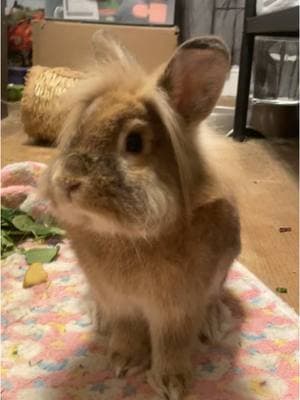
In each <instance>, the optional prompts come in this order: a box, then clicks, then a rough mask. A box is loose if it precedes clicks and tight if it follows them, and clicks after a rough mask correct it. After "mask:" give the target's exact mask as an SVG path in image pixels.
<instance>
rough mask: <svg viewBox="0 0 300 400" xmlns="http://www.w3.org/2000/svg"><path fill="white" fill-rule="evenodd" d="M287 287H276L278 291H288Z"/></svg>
mask: <svg viewBox="0 0 300 400" xmlns="http://www.w3.org/2000/svg"><path fill="white" fill-rule="evenodd" d="M287 291H288V290H287V288H285V287H277V288H276V292H278V293H287Z"/></svg>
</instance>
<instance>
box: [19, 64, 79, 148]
mask: <svg viewBox="0 0 300 400" xmlns="http://www.w3.org/2000/svg"><path fill="white" fill-rule="evenodd" d="M83 77H84V74H83V73H81V72H78V71H73V70H71V69H69V68H48V67H41V66H35V67H32V68H31V69H30V71H29V73H28V74H27V76H26V85H25V89H24V92H23V98H22V101H21V118H22V122H23V124H24V130H25V132H26V133H27V135H28V136H29V137H31V138H33V139H34V140H35V141H39V142H40V141H42V142H48V143H53V142H55V140H56V138H57V136H58V134H59V132H60V129H61V126H62V122H63V118H64V115H63V113H62V112H60V111H59V109H60V107H59V101H60V97H61V95H62V94H63V93H64V92H65V91H66V90H67V89H69V88H72V87H74V86H75V85H76V83H77V82H78V81H79V80H81V79H82V78H83Z"/></svg>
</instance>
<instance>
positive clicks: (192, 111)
mask: <svg viewBox="0 0 300 400" xmlns="http://www.w3.org/2000/svg"><path fill="white" fill-rule="evenodd" d="M229 68H230V56H229V52H228V49H227V47H226V46H225V44H224V42H223V41H222V40H220V39H219V38H217V37H209V36H208V37H198V38H195V39H191V40H188V41H187V42H185V43H183V44H182V45H181V46H180V47H179V48H178V49H177V51H176V52H175V54H174V56H173V57H172V58H171V60H170V61H169V63H168V65H167V67H166V69H165V70H164V72H163V73H162V75H161V76H160V78H159V80H158V86H159V87H160V88H162V89H163V90H164V91H165V92H166V93H167V94H168V96H169V100H170V103H171V105H172V107H173V108H174V109H175V111H176V112H177V113H178V114H180V115H181V116H182V117H183V119H184V120H185V121H186V122H187V123H188V124H197V123H199V122H200V121H202V120H203V119H205V118H206V117H207V116H208V115H209V114H210V112H211V111H212V109H213V107H214V105H215V104H216V102H217V100H218V97H219V96H220V94H221V91H222V88H223V85H224V82H225V79H226V77H227V74H228V72H229Z"/></svg>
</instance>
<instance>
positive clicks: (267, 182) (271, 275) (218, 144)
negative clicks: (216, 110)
mask: <svg viewBox="0 0 300 400" xmlns="http://www.w3.org/2000/svg"><path fill="white" fill-rule="evenodd" d="M54 153H55V149H51V148H46V147H39V146H32V145H30V144H28V140H27V138H26V135H25V134H24V133H23V132H22V128H21V125H20V119H19V113H18V109H16V110H14V111H13V112H12V113H11V114H10V116H9V117H8V118H7V119H6V120H4V121H3V123H2V165H6V164H8V163H12V162H16V161H24V160H35V161H42V162H48V161H49V159H50V158H51V157H52V155H53V154H54ZM210 154H212V155H213V156H212V157H213V158H214V159H216V162H217V163H218V164H219V167H220V168H221V170H222V171H223V172H224V174H226V175H227V176H229V181H230V184H231V186H232V190H233V191H234V192H235V194H236V196H237V198H238V201H239V206H240V213H241V223H242V245H243V250H242V254H241V257H240V261H241V262H242V263H243V264H244V265H246V266H247V267H248V268H249V269H250V270H251V271H252V272H253V273H254V274H256V275H257V276H258V277H259V278H260V279H261V280H262V281H263V282H264V283H265V284H266V285H267V286H269V287H270V288H271V289H272V290H274V291H275V289H276V288H277V287H285V288H287V290H288V292H287V293H286V294H281V295H280V296H281V297H282V298H283V299H284V300H285V301H286V302H287V303H289V304H290V305H291V306H292V307H293V308H294V309H295V310H297V311H298V306H299V305H298V242H299V238H298V235H299V232H298V142H297V141H296V140H290V141H282V140H281V141H278V140H277V141H271V140H264V139H263V140H262V139H260V140H251V141H248V142H244V143H235V142H233V141H232V140H231V139H227V138H226V139H224V140H223V139H222V140H220V141H219V140H217V141H215V142H214V143H213V145H212V148H211V150H210ZM281 227H289V228H291V231H290V232H285V233H280V228H281Z"/></svg>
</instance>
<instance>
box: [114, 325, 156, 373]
mask: <svg viewBox="0 0 300 400" xmlns="http://www.w3.org/2000/svg"><path fill="white" fill-rule="evenodd" d="M109 359H110V364H111V367H112V368H113V369H114V371H115V373H116V376H117V377H121V376H125V375H126V374H127V375H134V374H136V373H139V372H142V371H144V370H146V369H147V368H149V366H150V340H149V337H148V333H147V329H146V328H145V326H144V325H143V324H142V323H137V322H131V321H126V320H125V321H120V322H119V323H117V324H116V325H115V326H114V329H113V330H112V334H111V337H110V343H109Z"/></svg>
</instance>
